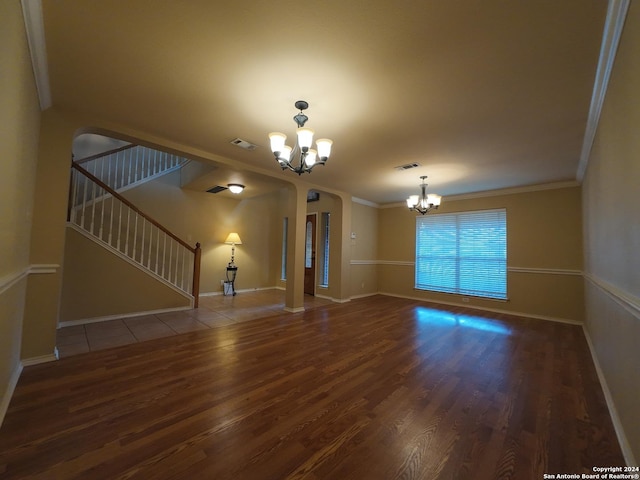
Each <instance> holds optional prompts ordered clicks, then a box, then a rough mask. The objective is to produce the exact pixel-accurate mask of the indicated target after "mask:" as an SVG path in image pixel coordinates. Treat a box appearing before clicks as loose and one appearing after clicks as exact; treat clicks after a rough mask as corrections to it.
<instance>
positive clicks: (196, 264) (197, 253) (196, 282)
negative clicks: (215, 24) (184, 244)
mask: <svg viewBox="0 0 640 480" xmlns="http://www.w3.org/2000/svg"><path fill="white" fill-rule="evenodd" d="M201 255H202V250H201V249H200V242H198V243H196V248H195V250H194V251H193V289H192V291H191V294H192V295H193V308H198V300H199V297H200V257H201Z"/></svg>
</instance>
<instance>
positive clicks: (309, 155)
mask: <svg viewBox="0 0 640 480" xmlns="http://www.w3.org/2000/svg"><path fill="white" fill-rule="evenodd" d="M295 107H296V108H297V109H298V110H300V113H298V114H297V115H295V116H294V117H293V120H294V121H295V122H296V125H298V128H297V130H296V133H297V136H298V139H297V142H296V144H295V146H294V147H293V148H291V147H289V146H288V145H285V143H284V142H285V141H286V140H287V136H286V135H285V134H284V133H280V132H271V133H270V134H269V140H270V141H271V151H272V152H273V154H274V155H275V157H276V160H277V161H278V164H279V165H280V167H281V168H282V170H286V169H287V168H288V169H289V170H291V171H292V172H296V173H297V174H298V175H302V174H303V173H311V169H312V168H313V167H315V166H316V165H324V164H325V163H327V160H328V159H329V155H331V145H332V144H333V142H332V141H331V140H329V139H328V138H321V139H318V140H316V147H317V150H314V149H313V148H311V144H312V143H313V133H314V132H313V130H311V129H310V128H305V126H304V124H305V123H307V120H309V117H307V116H306V115H305V114H304V113H303V112H304V111H305V110H306V109H307V108H309V104H308V103H307V102H305V101H304V100H298V101H297V102H296V103H295Z"/></svg>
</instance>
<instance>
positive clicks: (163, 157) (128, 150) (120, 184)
mask: <svg viewBox="0 0 640 480" xmlns="http://www.w3.org/2000/svg"><path fill="white" fill-rule="evenodd" d="M74 162H75V163H77V164H79V165H82V167H83V168H84V169H85V170H86V171H88V172H89V173H91V174H92V175H93V176H94V177H96V178H98V179H100V180H102V181H103V182H104V183H106V184H107V185H109V186H110V187H111V188H113V189H114V190H116V191H117V192H122V191H123V190H125V189H127V188H130V187H133V186H135V185H137V184H139V183H140V182H143V181H145V180H150V179H152V178H155V177H157V176H159V175H163V174H165V173H168V172H170V171H172V170H175V169H178V168H180V167H181V166H183V165H184V164H185V163H187V162H188V160H187V159H186V158H184V157H180V156H178V155H174V154H172V153H168V152H161V151H159V150H154V149H153V148H148V147H145V146H143V145H134V144H129V145H125V146H124V147H120V148H116V149H113V150H109V151H107V152H102V153H98V154H96V155H91V156H89V157H85V158H81V159H77V160H76V159H74Z"/></svg>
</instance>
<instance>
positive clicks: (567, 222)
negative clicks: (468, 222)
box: [378, 187, 583, 322]
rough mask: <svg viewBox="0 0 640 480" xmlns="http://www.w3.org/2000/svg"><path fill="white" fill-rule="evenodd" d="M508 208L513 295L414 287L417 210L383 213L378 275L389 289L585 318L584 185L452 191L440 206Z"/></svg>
mask: <svg viewBox="0 0 640 480" xmlns="http://www.w3.org/2000/svg"><path fill="white" fill-rule="evenodd" d="M493 208H506V209H507V266H508V268H509V269H510V270H509V271H508V275H507V295H508V298H509V299H508V301H506V302H501V301H495V300H486V299H479V298H474V297H469V298H468V299H469V301H468V302H463V297H462V296H459V295H450V294H440V293H434V292H425V291H420V290H415V289H414V260H415V223H416V214H415V213H413V212H410V211H409V210H408V209H407V208H406V207H397V208H383V209H381V210H380V220H379V245H378V248H379V250H378V251H379V260H381V265H380V266H379V275H378V283H379V290H380V292H382V293H389V294H392V295H399V296H406V297H412V298H420V299H425V300H431V301H437V302H443V303H452V304H460V305H467V306H472V307H473V306H475V307H479V308H485V309H491V310H499V311H506V312H512V313H515V314H524V315H529V316H535V317H539V318H548V319H558V320H566V321H575V322H581V321H582V320H583V286H582V277H581V275H580V274H581V270H582V253H581V252H582V243H581V242H582V235H581V220H580V208H581V207H580V188H579V187H570V188H558V189H551V190H543V191H536V192H526V193H518V194H510V195H495V196H486V197H485V196H483V197H478V198H473V199H466V200H465V199H460V200H453V199H447V198H444V199H443V201H442V206H441V207H440V209H439V210H438V211H437V212H436V213H429V215H437V214H439V213H448V212H461V211H471V210H484V209H493Z"/></svg>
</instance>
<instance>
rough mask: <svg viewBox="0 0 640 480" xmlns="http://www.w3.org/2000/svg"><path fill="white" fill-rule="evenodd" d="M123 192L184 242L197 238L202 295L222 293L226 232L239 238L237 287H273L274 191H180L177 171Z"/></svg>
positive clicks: (226, 259)
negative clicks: (248, 193)
mask: <svg viewBox="0 0 640 480" xmlns="http://www.w3.org/2000/svg"><path fill="white" fill-rule="evenodd" d="M123 195H124V196H125V197H126V198H127V199H128V200H130V201H131V202H132V203H133V204H134V205H136V206H137V207H138V208H140V209H141V210H142V211H143V212H145V213H147V214H149V215H150V216H151V217H152V218H154V219H155V220H157V221H159V222H160V223H162V224H163V225H164V226H165V227H167V228H168V229H169V230H171V231H172V232H174V233H175V234H177V235H178V236H179V237H180V238H182V239H183V240H185V241H187V243H190V244H192V245H195V243H196V242H200V245H201V248H202V264H201V278H200V292H201V293H221V292H222V286H221V284H220V281H221V280H224V279H225V278H226V266H227V264H228V263H229V260H230V259H231V245H226V244H225V243H224V241H225V239H226V238H227V235H228V234H229V233H230V232H237V233H238V234H239V235H240V238H241V240H242V245H237V246H236V250H235V263H236V265H237V266H238V276H237V279H236V289H238V290H244V289H257V288H267V287H273V286H275V284H276V277H277V276H278V273H277V271H275V268H277V264H276V263H275V262H274V261H273V258H274V255H275V254H276V253H275V251H277V249H278V248H279V247H278V245H277V243H278V242H279V239H280V238H281V236H282V232H281V228H282V225H281V219H280V217H279V215H278V213H279V208H278V202H279V193H278V192H275V193H272V194H266V195H261V196H258V197H253V198H249V199H243V197H242V194H240V195H239V196H238V197H237V199H236V197H234V198H229V197H228V196H225V195H223V194H211V193H208V192H204V191H195V190H189V189H182V188H180V172H179V171H176V172H173V173H170V174H167V175H164V176H162V177H160V178H158V179H156V180H153V181H150V182H147V183H145V184H143V185H141V186H139V187H136V188H134V189H131V190H128V191H126V192H124V194H123ZM280 245H281V244H280ZM274 267H275V268H274Z"/></svg>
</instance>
